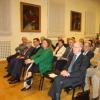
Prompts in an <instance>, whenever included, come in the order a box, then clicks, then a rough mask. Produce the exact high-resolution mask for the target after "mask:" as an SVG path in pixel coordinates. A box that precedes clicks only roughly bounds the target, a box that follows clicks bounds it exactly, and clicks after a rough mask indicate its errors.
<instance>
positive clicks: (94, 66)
mask: <svg viewBox="0 0 100 100" xmlns="http://www.w3.org/2000/svg"><path fill="white" fill-rule="evenodd" d="M89 77H91V81H92V90H93V96H92V100H99V89H100V87H99V85H100V52H99V53H97V54H95V56H94V57H93V58H92V59H91V67H90V68H88V69H87V74H86V82H85V83H86V84H85V88H84V89H85V92H86V93H88V92H90V90H89V82H88V78H89Z"/></svg>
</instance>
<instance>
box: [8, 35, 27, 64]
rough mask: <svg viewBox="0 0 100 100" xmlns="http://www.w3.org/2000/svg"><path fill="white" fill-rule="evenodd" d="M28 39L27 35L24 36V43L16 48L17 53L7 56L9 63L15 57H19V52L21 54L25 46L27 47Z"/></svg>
mask: <svg viewBox="0 0 100 100" xmlns="http://www.w3.org/2000/svg"><path fill="white" fill-rule="evenodd" d="M27 41H28V39H27V38H26V37H22V43H21V44H19V46H18V47H17V48H16V49H15V51H16V53H15V54H13V55H11V56H9V57H7V61H8V63H9V62H10V60H11V59H12V58H14V57H17V56H18V55H19V54H21V52H22V51H23V49H24V48H26V44H27Z"/></svg>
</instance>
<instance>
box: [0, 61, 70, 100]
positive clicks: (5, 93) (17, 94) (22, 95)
mask: <svg viewBox="0 0 100 100" xmlns="http://www.w3.org/2000/svg"><path fill="white" fill-rule="evenodd" d="M6 65H7V63H6V62H0V100H51V98H50V97H49V96H48V90H49V87H50V85H51V84H50V82H49V80H45V84H44V88H43V90H42V91H39V90H38V86H39V78H40V77H39V76H35V77H34V83H33V86H32V89H31V90H29V91H27V92H21V91H20V89H21V88H22V87H23V80H21V82H20V83H18V84H16V85H11V84H9V83H8V81H7V79H5V78H3V76H4V75H5V74H6V69H5V67H6ZM61 98H62V99H61V100H71V93H70V94H66V93H65V92H63V93H62V95H61Z"/></svg>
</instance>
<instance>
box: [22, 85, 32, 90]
mask: <svg viewBox="0 0 100 100" xmlns="http://www.w3.org/2000/svg"><path fill="white" fill-rule="evenodd" d="M30 89H31V86H30V87H28V88H25V87H24V88H22V89H21V91H27V90H30Z"/></svg>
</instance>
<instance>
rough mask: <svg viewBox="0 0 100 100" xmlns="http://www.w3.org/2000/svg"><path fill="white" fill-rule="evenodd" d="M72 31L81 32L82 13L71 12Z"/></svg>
mask: <svg viewBox="0 0 100 100" xmlns="http://www.w3.org/2000/svg"><path fill="white" fill-rule="evenodd" d="M70 19H71V20H70V30H71V31H78V32H80V31H81V20H82V14H81V13H80V12H76V11H71V18H70Z"/></svg>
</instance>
